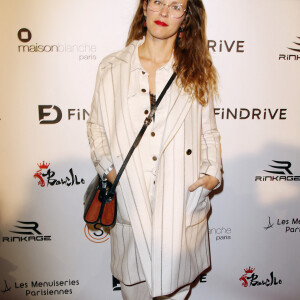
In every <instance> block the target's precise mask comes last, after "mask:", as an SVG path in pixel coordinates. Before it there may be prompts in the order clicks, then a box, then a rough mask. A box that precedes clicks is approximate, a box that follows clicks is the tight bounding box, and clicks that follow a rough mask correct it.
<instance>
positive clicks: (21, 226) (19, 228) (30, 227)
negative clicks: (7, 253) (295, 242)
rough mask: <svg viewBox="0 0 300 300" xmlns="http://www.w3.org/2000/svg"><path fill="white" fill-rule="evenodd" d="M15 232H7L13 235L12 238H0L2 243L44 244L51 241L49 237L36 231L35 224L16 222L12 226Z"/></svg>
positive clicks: (36, 226) (37, 225) (36, 225)
mask: <svg viewBox="0 0 300 300" xmlns="http://www.w3.org/2000/svg"><path fill="white" fill-rule="evenodd" d="M14 227H15V228H16V229H15V230H10V231H9V232H11V233H14V234H15V235H13V236H4V237H2V242H3V243H4V242H10V243H11V242H12V243H13V242H32V241H34V242H44V241H51V235H43V234H42V233H41V231H40V230H39V229H38V228H39V224H38V223H37V222H34V221H31V222H24V221H18V224H17V225H15V226H14Z"/></svg>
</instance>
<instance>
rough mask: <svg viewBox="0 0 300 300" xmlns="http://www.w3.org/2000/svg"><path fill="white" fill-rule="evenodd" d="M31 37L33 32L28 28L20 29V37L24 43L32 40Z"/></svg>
mask: <svg viewBox="0 0 300 300" xmlns="http://www.w3.org/2000/svg"><path fill="white" fill-rule="evenodd" d="M31 37H32V35H31V32H30V30H29V29H27V28H21V29H20V30H19V31H18V38H19V40H20V41H21V42H23V43H28V42H29V41H30V40H31Z"/></svg>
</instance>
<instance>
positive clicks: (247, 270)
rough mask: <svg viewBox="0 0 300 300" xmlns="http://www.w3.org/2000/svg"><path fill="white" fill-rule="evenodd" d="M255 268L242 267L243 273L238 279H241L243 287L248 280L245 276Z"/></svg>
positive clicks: (246, 284)
mask: <svg viewBox="0 0 300 300" xmlns="http://www.w3.org/2000/svg"><path fill="white" fill-rule="evenodd" d="M254 270H255V268H251V267H249V268H248V269H244V271H245V273H246V274H244V275H243V276H242V277H241V278H240V281H243V282H242V286H244V287H247V286H248V280H247V276H248V275H249V274H251V273H253V272H254Z"/></svg>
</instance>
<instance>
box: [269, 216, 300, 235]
mask: <svg viewBox="0 0 300 300" xmlns="http://www.w3.org/2000/svg"><path fill="white" fill-rule="evenodd" d="M268 218H269V222H268V224H267V226H264V229H265V230H269V229H274V228H275V227H274V225H275V226H276V227H281V228H282V227H283V228H284V229H285V230H284V232H285V233H297V232H298V233H300V218H299V217H298V218H289V219H287V218H286V219H281V218H277V221H276V222H275V223H274V222H272V221H271V217H268Z"/></svg>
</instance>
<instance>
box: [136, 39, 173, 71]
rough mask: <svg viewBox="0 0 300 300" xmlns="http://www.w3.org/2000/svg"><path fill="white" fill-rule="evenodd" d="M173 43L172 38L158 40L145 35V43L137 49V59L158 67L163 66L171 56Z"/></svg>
mask: <svg viewBox="0 0 300 300" xmlns="http://www.w3.org/2000/svg"><path fill="white" fill-rule="evenodd" d="M174 43H175V39H172V38H169V39H164V40H160V39H156V38H154V37H152V36H151V35H150V34H146V38H145V42H144V43H143V44H142V45H141V46H140V47H139V57H140V59H141V60H143V61H148V62H151V63H153V64H155V65H158V66H160V65H164V64H166V63H167V62H168V61H169V60H170V58H171V56H172V53H173V49H174Z"/></svg>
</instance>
